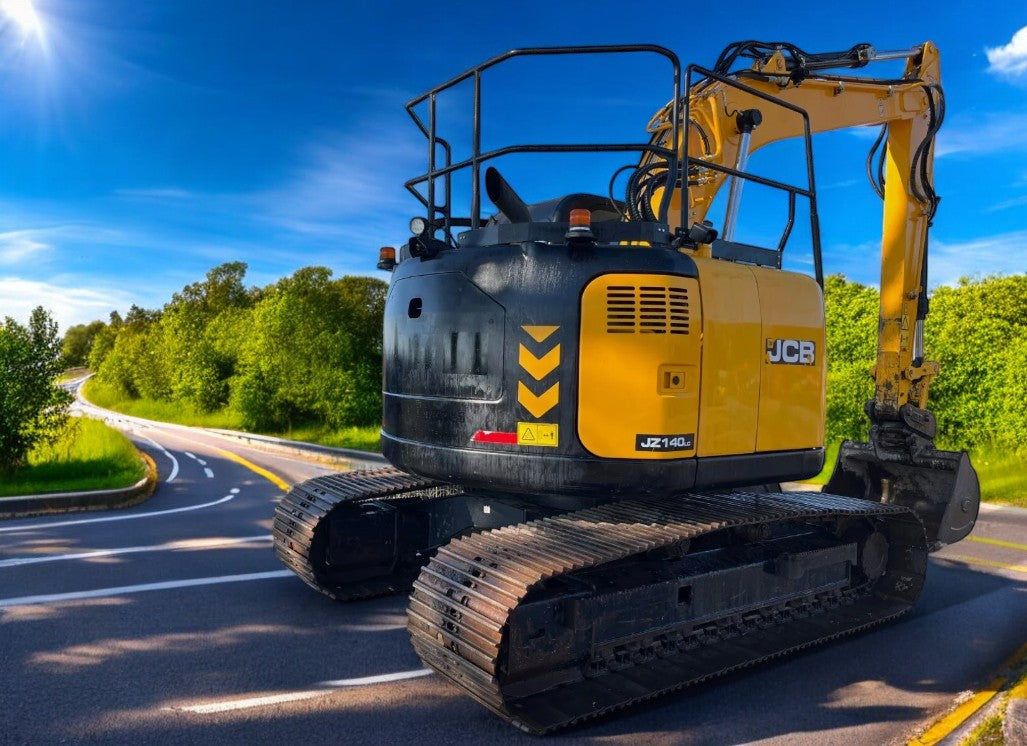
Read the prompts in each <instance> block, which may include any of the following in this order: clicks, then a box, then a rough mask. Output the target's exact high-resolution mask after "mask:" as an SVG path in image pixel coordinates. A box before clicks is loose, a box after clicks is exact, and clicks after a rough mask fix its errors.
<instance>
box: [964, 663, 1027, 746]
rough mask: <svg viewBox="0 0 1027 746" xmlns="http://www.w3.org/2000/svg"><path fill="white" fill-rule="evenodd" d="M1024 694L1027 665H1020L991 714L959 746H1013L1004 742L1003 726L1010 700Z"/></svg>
mask: <svg viewBox="0 0 1027 746" xmlns="http://www.w3.org/2000/svg"><path fill="white" fill-rule="evenodd" d="M1025 694H1027V663H1021V667H1020V670H1019V672H1018V673H1016V674H1014V675H1013V677H1012V679H1011V683H1009V684H1007V685H1006V687H1005V691H1004V693H1002V694H1001V695H1000V699H999V701H998V704H997V705H995V706H994V707H992V708H991V713H990V714H989V715H988V716H987V717H986V718H985V719H984V720H982V721H981V723H980V725H978V726H977V727H976V728H974V729H973V730H972V731H971V732H970V735H968V736H967V737H966V738H964V739H963V740H962V741H960V742H959V746H1015V745H1014V744H1013V743H1011V742H1009V743H1007V741H1006V740H1005V734H1004V732H1003V731H1004V728H1003V725H1004V723H1005V719H1006V710H1007V708H1008V707H1009V701H1010V698H1011V697H1019V698H1021V699H1022V698H1023V697H1024V695H1025ZM1018 742H1019V741H1018Z"/></svg>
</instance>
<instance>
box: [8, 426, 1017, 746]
mask: <svg viewBox="0 0 1027 746" xmlns="http://www.w3.org/2000/svg"><path fill="white" fill-rule="evenodd" d="M122 426H123V427H125V428H126V429H127V432H128V434H129V435H130V436H131V437H132V439H133V440H134V441H135V442H136V443H137V444H138V445H139V446H140V447H141V448H143V449H144V450H146V451H148V452H149V453H150V455H151V456H152V457H153V458H154V460H155V462H156V463H157V465H158V468H159V471H160V482H159V486H158V488H157V490H156V492H155V493H154V495H153V497H152V498H151V499H150V500H148V501H147V502H146V503H144V504H143V505H140V506H137V507H135V508H132V509H128V510H121V511H111V512H108V513H78V514H73V515H62V516H53V517H48V518H32V519H21V520H15V521H4V522H0V641H2V647H0V650H2V654H3V656H4V659H5V660H4V663H3V665H2V666H0V703H2V705H0V743H2V744H40V743H43V744H48V743H124V744H141V743H160V744H188V745H189V746H197V745H198V744H213V743H217V744H226V743H229V744H235V743H238V744H282V743H290V744H328V743H332V744H337V743H402V742H406V743H418V744H436V743H437V744H444V743H494V742H496V743H539V741H538V740H537V739H533V738H531V737H528V736H524V735H522V734H520V733H519V732H517V731H514V730H513V729H511V728H510V727H509V726H507V725H505V724H503V723H501V722H500V721H499V720H498V719H496V718H495V717H494V716H492V715H491V714H490V713H488V712H487V711H486V710H484V709H483V708H481V707H480V706H478V705H476V704H475V703H473V702H472V701H470V700H468V699H466V698H465V697H463V696H461V695H460V694H458V693H457V692H456V691H455V690H454V689H452V688H451V687H450V686H448V685H446V684H444V683H443V682H441V681H440V680H439V679H437V678H436V677H435V676H433V675H429V674H427V672H425V671H424V670H423V669H422V666H421V664H420V662H419V660H418V659H417V657H416V655H415V654H414V653H413V651H412V650H411V648H410V646H409V644H408V642H407V634H406V631H405V606H406V599H405V598H404V597H391V598H383V599H377V600H372V601H367V602H361V603H354V604H348V605H344V604H337V603H334V602H332V601H331V600H329V599H327V598H325V597H323V596H321V595H319V594H317V593H315V592H313V591H312V590H310V589H309V588H307V586H305V585H304V584H303V583H302V582H300V581H299V580H298V579H297V578H295V577H294V576H292V575H290V574H289V573H288V572H286V571H284V569H283V568H282V566H281V565H279V564H278V562H277V561H276V559H275V557H274V556H273V553H272V550H271V542H270V536H269V531H270V524H271V516H272V513H273V507H274V502H275V500H276V498H277V497H278V496H279V495H280V494H281V490H280V488H279V487H277V486H275V484H273V483H272V481H269V479H267V478H266V477H264V476H261V475H259V474H258V473H255V472H254V471H253V470H252V469H251V468H249V467H248V466H246V465H243V464H241V463H239V461H238V460H237V457H240V456H241V457H242V458H243V459H245V460H246V461H248V462H249V463H250V464H252V465H256V466H258V467H260V468H262V469H265V470H267V471H269V472H271V473H274V474H277V475H279V476H280V477H281V478H282V479H284V480H285V481H286V482H294V481H297V480H300V479H305V478H308V477H311V476H315V475H317V474H321V473H325V472H326V471H328V470H329V469H331V468H333V467H329V466H325V465H323V464H317V463H309V462H305V461H302V460H300V459H298V458H297V457H291V456H288V457H287V456H280V455H270V454H268V453H266V452H262V451H255V450H250V449H247V448H243V447H242V446H239V445H237V444H231V443H229V442H227V441H225V440H223V439H219V438H216V437H213V436H210V435H207V434H203V433H202V432H201V431H193V430H184V429H181V428H174V427H164V426H155V425H154V426H143V425H140V424H133V423H122ZM229 452H230V453H231V454H234V457H233V456H230V455H228V453H229ZM335 468H337V467H335ZM974 538H975V541H967V542H963V543H961V544H959V545H956V546H953V547H949V548H947V549H945V550H943V551H942V552H941V553H939V554H937V555H935V556H934V557H933V558H932V560H931V567H930V570H929V573H928V582H927V588H926V589H925V591H924V594H923V597H922V600H921V601H920V603H919V604H918V605H917V607H916V608H915V610H914V611H913V612H912V613H910V614H908V615H907V616H905V617H904V618H903V619H902V620H901V621H898V622H897V623H892V624H889V625H886V626H884V627H881V628H879V629H877V630H875V631H873V632H869V633H865V634H861V635H858V636H856V637H853V638H850V639H848V640H846V641H843V642H841V643H836V644H833V645H829V646H824V647H820V648H816V649H814V650H812V651H810V652H807V653H805V654H802V655H799V656H795V657H792V658H789V659H786V660H783V661H780V662H777V663H774V664H771V665H764V666H760V667H757V668H755V669H751V670H749V671H746V672H743V673H740V674H736V675H732V676H729V677H726V678H723V679H720V680H719V681H717V682H715V683H713V684H709V685H704V686H701V687H697V688H693V689H691V690H688V691H685V692H682V693H679V694H676V695H671V696H668V697H663V698H660V699H658V700H656V701H654V702H652V703H650V704H648V705H645V706H642V707H638V708H634V709H631V710H628V711H625V712H623V713H620V714H619V716H616V717H611V718H605V719H601V720H597V721H593V722H591V723H586V724H584V725H582V726H579V727H576V728H573V729H570V730H567V731H564V732H562V733H560V734H557V735H556V736H553V737H551V740H552V741H553V742H555V743H559V744H578V743H604V744H606V743H624V744H628V743H638V742H640V741H642V740H643V739H644V740H645V741H647V742H653V743H667V744H741V743H759V744H785V743H787V744H797V743H798V744H850V743H875V744H876V743H892V742H894V743H902V742H905V741H906V740H907V739H908V737H909V735H910V734H911V732H912V731H913V730H914V729H915V728H916V727H917V725H918V724H920V723H922V722H923V721H924V720H925V719H929V718H930V717H932V716H933V715H935V714H937V713H940V712H941V711H943V710H944V709H945V708H946V707H947V706H948V705H949V704H950V703H951V702H952V700H953V699H954V697H955V696H956V695H957V694H958V693H959V692H962V691H964V690H967V689H971V688H974V687H977V686H979V685H980V684H981V683H983V682H984V681H986V680H987V679H988V677H989V674H990V673H991V672H992V671H994V670H995V669H996V668H997V667H999V666H1000V664H1001V663H1002V661H1004V660H1005V659H1007V658H1008V657H1009V656H1010V655H1011V654H1012V652H1013V651H1014V650H1015V649H1016V648H1017V647H1019V646H1020V645H1021V644H1022V643H1024V642H1025V638H1027V623H1025V622H1027V546H1024V545H1027V511H1016V510H986V511H985V512H983V513H982V517H981V520H980V522H979V523H978V528H977V530H976V532H975V537H974ZM984 539H987V540H995V541H998V542H1000V543H998V544H996V543H984V542H983V541H981V540H984ZM989 563H990V564H989Z"/></svg>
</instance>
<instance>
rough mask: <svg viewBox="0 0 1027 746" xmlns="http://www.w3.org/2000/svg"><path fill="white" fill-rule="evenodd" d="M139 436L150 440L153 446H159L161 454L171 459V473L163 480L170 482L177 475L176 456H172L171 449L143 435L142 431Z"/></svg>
mask: <svg viewBox="0 0 1027 746" xmlns="http://www.w3.org/2000/svg"><path fill="white" fill-rule="evenodd" d="M139 437H140V438H143V439H144V440H148V441H150V442H151V443H152V444H153V446H154V447H155V448H159V449H160V451H161V452H162V453H163V454H164V455H165V456H167V457H168V458H169V459H171V474H169V475H168V478H167V479H165V480H164V481H165V482H170V481H172V480H173V479H174V478H175V477H177V476H178V459H177V458H175V457H174V456H172V455H171V451H169V450H168V449H167V448H165V447H164V446H162V445H161V444H160V443H158V442H157V441H155V440H154V439H153V438H148V437H146V436H145V435H143V434H142V433H140V434H139Z"/></svg>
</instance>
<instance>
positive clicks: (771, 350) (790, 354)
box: [767, 339, 817, 365]
mask: <svg viewBox="0 0 1027 746" xmlns="http://www.w3.org/2000/svg"><path fill="white" fill-rule="evenodd" d="M816 353H817V346H816V344H815V343H814V342H810V341H808V340H798V339H768V340H767V360H768V361H770V362H772V363H783V364H785V365H813V363H814V362H816Z"/></svg>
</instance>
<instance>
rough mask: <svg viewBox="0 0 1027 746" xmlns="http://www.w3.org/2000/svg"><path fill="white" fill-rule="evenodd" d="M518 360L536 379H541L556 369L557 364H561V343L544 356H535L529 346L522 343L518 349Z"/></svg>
mask: <svg viewBox="0 0 1027 746" xmlns="http://www.w3.org/2000/svg"><path fill="white" fill-rule="evenodd" d="M517 360H518V362H519V363H520V364H521V367H522V368H524V369H525V370H526V371H528V373H530V374H531V377H532V378H534V379H535V380H536V381H541V380H542V379H543V378H545V377H546V376H548V375H549V374H550V373H552V372H553V371H554V370H556V366H557V365H559V364H560V345H557V346H556V347H554V348H553V349H551V350H550V351H549V352H547V353H546V354H545V355H543V356H542V357H535V356H534V355H532V354H531V352H530V351H529V350H528V348H527V347H525V346H524V345H521V346H520V350H518V355H517Z"/></svg>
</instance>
